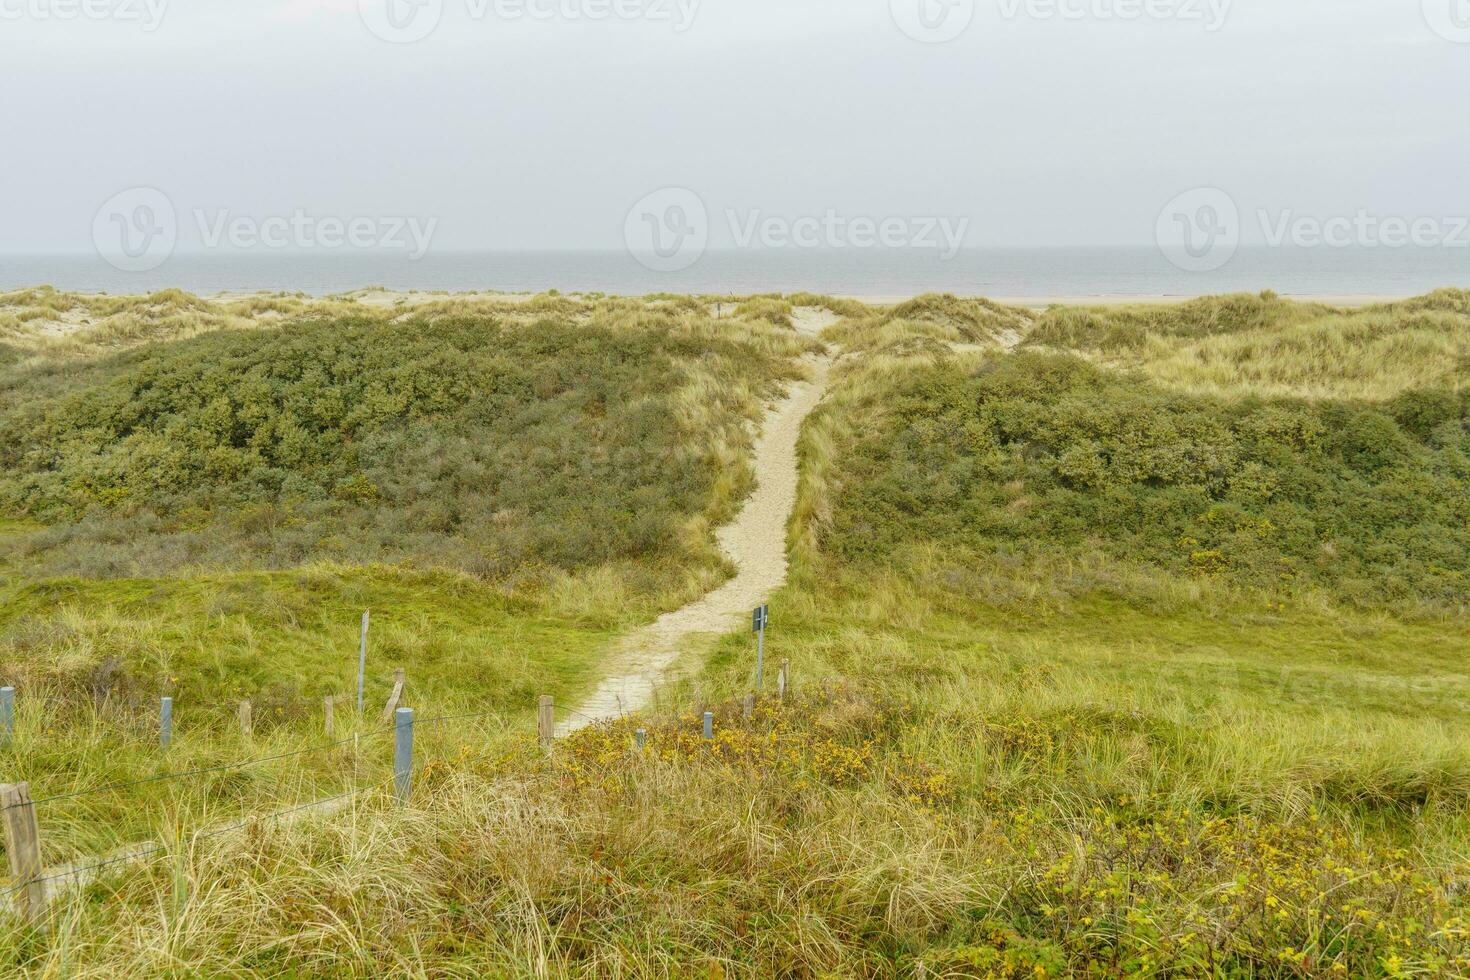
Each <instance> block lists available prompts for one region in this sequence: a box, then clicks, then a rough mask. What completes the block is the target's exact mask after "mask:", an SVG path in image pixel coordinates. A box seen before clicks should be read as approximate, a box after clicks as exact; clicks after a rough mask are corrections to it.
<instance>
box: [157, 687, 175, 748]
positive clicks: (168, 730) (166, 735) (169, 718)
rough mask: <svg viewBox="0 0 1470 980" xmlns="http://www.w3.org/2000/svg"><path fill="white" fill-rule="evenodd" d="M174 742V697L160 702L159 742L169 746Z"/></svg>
mask: <svg viewBox="0 0 1470 980" xmlns="http://www.w3.org/2000/svg"><path fill="white" fill-rule="evenodd" d="M173 742H174V699H173V698H164V699H163V700H161V701H159V702H158V744H159V745H160V746H161V747H163V748H165V749H166V748H168V747H169V746H170V745H172V744H173Z"/></svg>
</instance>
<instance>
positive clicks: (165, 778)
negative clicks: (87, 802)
mask: <svg viewBox="0 0 1470 980" xmlns="http://www.w3.org/2000/svg"><path fill="white" fill-rule="evenodd" d="M391 730H392V729H390V728H373V729H369V730H368V731H366V732H359V733H357V734H356V735H352V736H349V737H347V738H343V739H338V740H337V741H335V742H328V743H326V744H325V745H313V746H309V747H307V748H304V749H295V750H293V751H291V752H281V753H279V754H277V755H267V756H262V757H260V758H258V759H246V760H243V761H239V762H223V763H220V764H219V765H217V766H203V767H201V768H198V769H186V770H184V771H183V772H165V773H159V774H158V775H156V776H145V777H143V778H141V779H129V780H121V781H118V782H112V783H103V784H102V785H100V786H93V787H91V788H90V789H81V790H76V791H74V792H70V793H57V794H56V795H54V796H43V797H42V798H40V799H38V800H31V801H30V803H29V804H26V803H12V804H10V805H9V806H6V807H0V813H4V812H5V811H6V810H13V809H15V808H17V807H21V806H28V805H29V806H40V805H41V804H42V803H55V802H58V801H60V800H74V799H78V798H80V797H83V796H96V795H99V794H102V793H109V792H115V791H117V790H121V789H131V788H133V787H135V786H146V785H148V784H150V783H162V782H169V781H172V780H176V779H189V778H192V777H194V776H203V775H208V774H210V773H215V772H228V771H230V770H233V769H247V768H249V767H251V766H259V765H264V764H265V763H267V762H280V761H281V760H283V759H294V758H297V757H299V756H303V755H310V754H312V753H314V752H325V751H327V750H328V749H335V748H340V747H341V746H344V745H348V744H350V743H353V742H357V741H359V740H360V739H361V738H362V737H363V736H368V737H371V736H374V735H381V734H383V733H384V732H388V731H391Z"/></svg>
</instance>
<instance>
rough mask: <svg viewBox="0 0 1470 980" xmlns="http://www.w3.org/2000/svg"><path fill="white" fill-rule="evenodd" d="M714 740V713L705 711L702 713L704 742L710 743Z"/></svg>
mask: <svg viewBox="0 0 1470 980" xmlns="http://www.w3.org/2000/svg"><path fill="white" fill-rule="evenodd" d="M714 738H715V713H714V712H713V711H706V712H705V713H704V740H705V741H706V742H712V741H714Z"/></svg>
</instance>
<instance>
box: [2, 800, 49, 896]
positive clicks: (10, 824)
mask: <svg viewBox="0 0 1470 980" xmlns="http://www.w3.org/2000/svg"><path fill="white" fill-rule="evenodd" d="M0 818H3V821H4V824H5V853H6V854H8V855H10V874H11V877H13V878H14V879H15V880H16V883H17V885H19V890H18V891H17V892H16V893H15V908H16V911H17V912H19V913H20V915H21V917H22V918H23V919H25V920H26V921H27V922H29V923H31V924H32V925H35V924H36V923H39V922H40V921H41V920H42V919H44V918H45V916H46V883H45V882H44V881H42V880H41V829H40V827H39V825H38V824H37V823H36V805H35V804H34V803H32V802H31V786H30V783H14V784H10V783H7V784H5V785H0Z"/></svg>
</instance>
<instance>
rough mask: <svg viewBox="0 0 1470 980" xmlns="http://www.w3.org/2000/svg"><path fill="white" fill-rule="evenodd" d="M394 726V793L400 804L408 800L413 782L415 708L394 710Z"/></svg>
mask: <svg viewBox="0 0 1470 980" xmlns="http://www.w3.org/2000/svg"><path fill="white" fill-rule="evenodd" d="M393 728H394V733H395V735H396V738H394V740H393V794H394V795H395V796H397V797H398V802H399V803H400V804H403V803H407V802H408V791H409V789H410V787H411V785H412V782H413V709H412V708H399V709H398V710H397V711H396V712H394V721H393Z"/></svg>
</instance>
